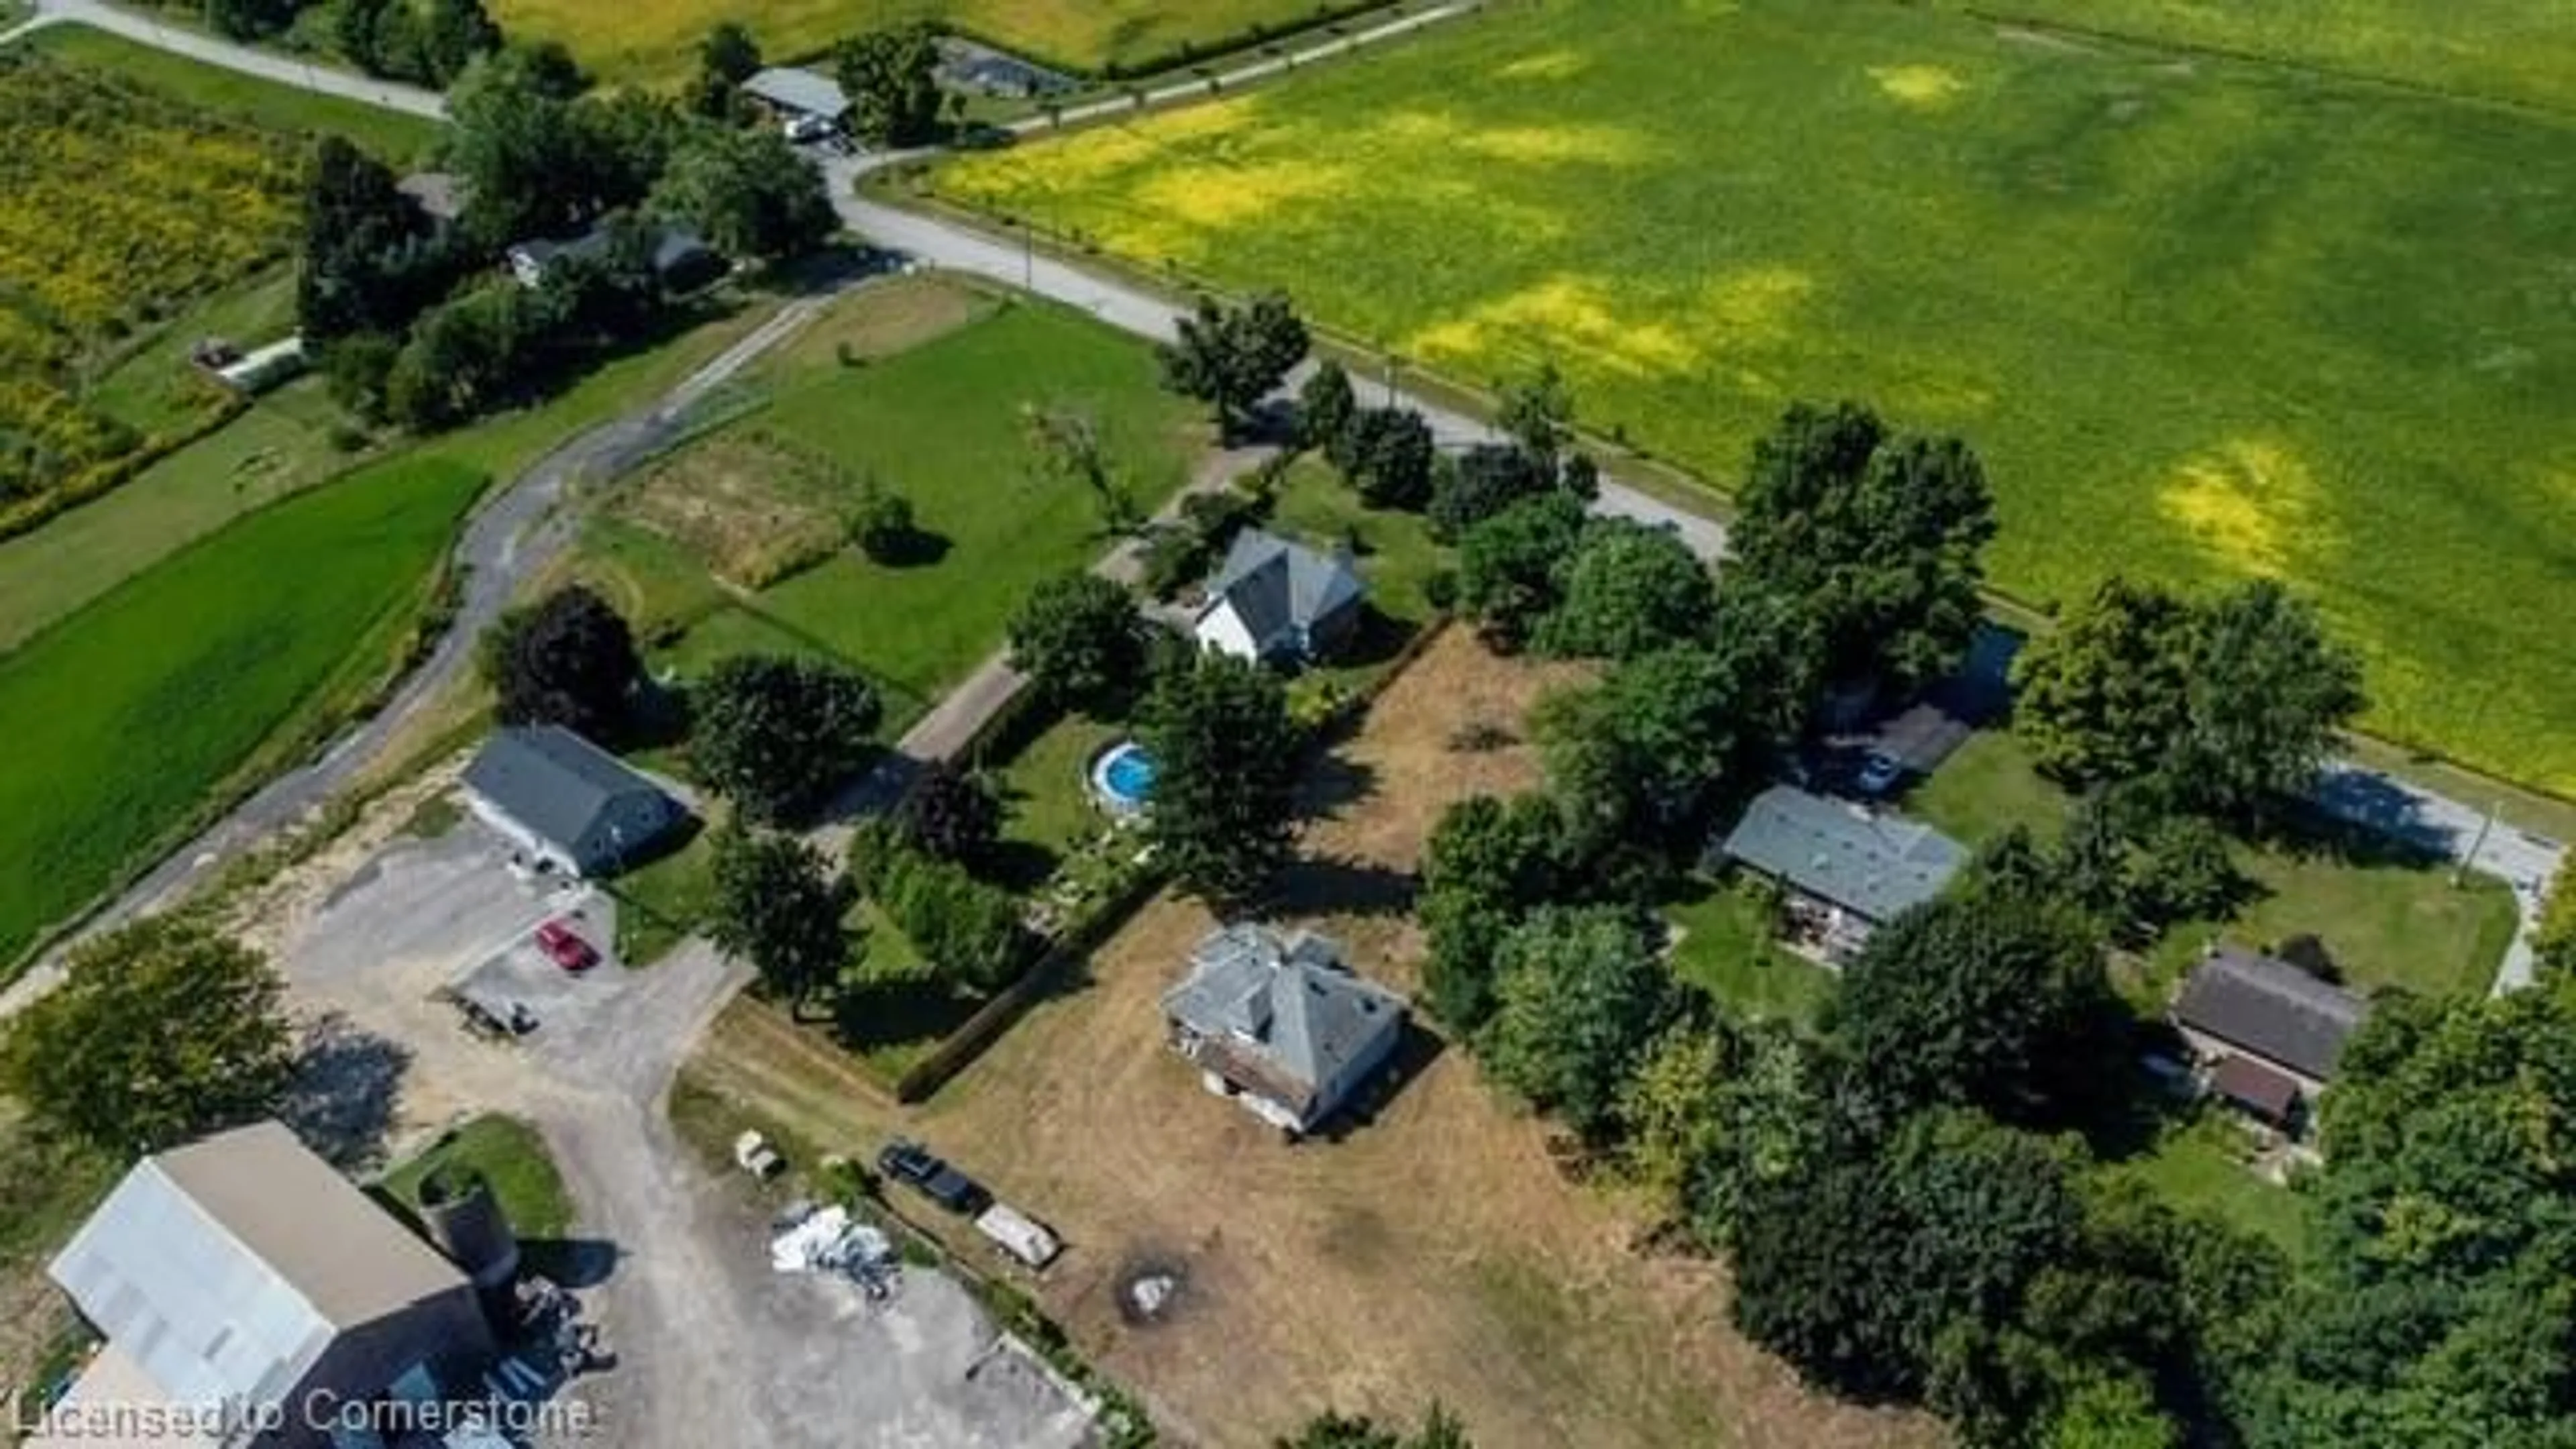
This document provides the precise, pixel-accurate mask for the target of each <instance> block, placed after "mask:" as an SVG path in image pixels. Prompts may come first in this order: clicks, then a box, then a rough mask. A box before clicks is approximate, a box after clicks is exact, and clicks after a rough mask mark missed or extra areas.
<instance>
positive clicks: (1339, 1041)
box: [1163, 925, 1410, 1136]
mask: <svg viewBox="0 0 2576 1449" xmlns="http://www.w3.org/2000/svg"><path fill="white" fill-rule="evenodd" d="M1409 1010H1410V1007H1409V1005H1408V1003H1407V1002H1406V1001H1405V999H1404V998H1403V997H1401V996H1398V995H1396V994H1395V993H1394V992H1392V991H1389V990H1387V989H1386V988H1384V987H1382V986H1379V985H1377V984H1376V983H1374V982H1371V981H1367V980H1364V979H1363V978H1361V977H1360V976H1358V975H1357V974H1355V973H1354V972H1353V971H1352V970H1351V969H1350V968H1349V967H1348V966H1345V965H1344V964H1342V957H1341V948H1340V947H1339V946H1337V945H1335V944H1334V943H1333V942H1332V941H1330V940H1328V939H1326V938H1325V937H1322V936H1319V935H1316V934H1314V933H1313V932H1311V931H1297V932H1293V933H1289V934H1285V935H1283V934H1281V933H1279V932H1277V931H1273V930H1271V929H1269V928H1268V927H1265V926H1257V925H1233V926H1228V927H1225V928H1224V929H1223V930H1220V931H1216V932H1213V933H1211V934H1210V935H1209V936H1208V937H1207V938H1206V939H1205V940H1203V941H1201V942H1199V944H1198V949H1197V950H1195V951H1193V952H1191V953H1190V964H1189V971H1188V974H1186V975H1185V976H1183V977H1182V978H1181V982H1180V984H1179V985H1177V986H1175V987H1173V988H1172V989H1171V990H1170V991H1169V992H1167V993H1165V995H1164V997H1163V1016H1164V1018H1165V1021H1166V1024H1167V1025H1168V1026H1169V1028H1170V1041H1171V1046H1172V1049H1173V1050H1174V1051H1176V1052H1179V1053H1180V1054H1181V1056H1182V1057H1184V1058H1186V1059H1187V1060H1188V1061H1189V1062H1191V1063H1192V1064H1193V1065H1195V1066H1197V1067H1198V1068H1199V1071H1200V1074H1201V1080H1202V1081H1203V1082H1204V1084H1205V1085H1206V1087H1207V1089H1208V1090H1209V1091H1211V1092H1214V1093H1216V1094H1217V1095H1219V1096H1224V1097H1232V1098H1234V1099H1235V1100H1237V1101H1238V1102H1240V1103H1242V1104H1243V1106H1244V1108H1245V1109H1246V1110H1248V1111H1250V1112H1251V1113H1252V1114H1253V1115H1254V1116H1256V1117H1259V1118H1260V1119H1261V1120H1263V1121H1265V1122H1268V1123H1270V1124H1271V1125H1272V1126H1275V1127H1277V1128H1279V1129H1280V1130H1282V1131H1284V1132H1287V1133H1289V1134H1290V1135H1291V1136H1295V1135H1298V1134H1301V1133H1305V1132H1311V1131H1313V1130H1314V1129H1315V1127H1316V1126H1317V1125H1318V1124H1320V1123H1322V1122H1323V1121H1324V1120H1325V1119H1327V1118H1329V1117H1331V1116H1332V1115H1333V1114H1334V1113H1335V1112H1336V1111H1339V1110H1340V1109H1341V1108H1342V1107H1343V1106H1344V1105H1345V1104H1346V1103H1348V1102H1349V1101H1350V1100H1351V1097H1352V1095H1353V1094H1354V1093H1355V1092H1357V1091H1358V1089H1359V1088H1360V1086H1361V1085H1362V1084H1363V1083H1365V1082H1366V1081H1367V1080H1368V1079H1369V1077H1370V1076H1371V1075H1372V1074H1374V1073H1375V1072H1377V1071H1378V1070H1379V1069H1380V1068H1381V1067H1383V1066H1385V1065H1386V1063H1387V1061H1388V1059H1389V1058H1391V1057H1393V1056H1394V1055H1395V1049H1396V1046H1397V1044H1398V1043H1400V1042H1401V1041H1402V1040H1403V1038H1404V1022H1405V1017H1406V1015H1407V1013H1408V1011H1409Z"/></svg>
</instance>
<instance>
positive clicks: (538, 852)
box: [465, 725, 689, 878]
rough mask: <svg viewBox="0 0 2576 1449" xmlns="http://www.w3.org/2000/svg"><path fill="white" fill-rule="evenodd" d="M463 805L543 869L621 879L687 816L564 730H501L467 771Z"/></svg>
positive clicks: (607, 756)
mask: <svg viewBox="0 0 2576 1449" xmlns="http://www.w3.org/2000/svg"><path fill="white" fill-rule="evenodd" d="M465 802H466V805H467V807H468V808H470V809H471V810H472V811H473V812H474V814H475V815H476V816H477V817H478V818H480V819H481V820H482V821H483V822H484V823H486V824H488V825H490V826H491V827H492V828H493V829H495V830H497V831H499V832H500V833H501V834H502V835H504V836H506V837H508V839H509V840H510V841H511V843H512V844H514V845H516V846H517V847H518V848H519V850H520V851H522V852H523V853H525V854H526V855H528V856H530V857H531V858H533V860H534V861H535V862H536V863H537V865H538V867H539V868H540V869H544V870H551V871H558V872H561V873H562V874H565V875H571V876H580V877H585V878H587V877H593V876H599V875H605V874H613V873H615V872H616V871H617V870H618V869H619V868H620V867H621V866H623V865H624V864H625V863H626V862H627V861H630V860H633V859H635V858H637V857H638V856H639V855H641V854H642V853H644V852H646V851H648V850H650V849H651V848H652V847H653V846H655V845H657V844H659V843H660V842H661V841H662V840H663V838H664V837H666V836H668V835H669V834H670V833H671V832H672V831H674V830H676V829H678V828H679V827H680V825H681V823H682V822H684V821H685V820H687V819H688V816H689V812H688V810H687V809H686V808H685V807H683V806H682V805H681V804H680V802H679V801H677V800H674V799H672V798H671V796H670V795H669V794H668V793H666V792H665V791H664V790H663V789H662V787H661V786H659V785H656V784H654V783H653V781H651V780H650V779H648V778H646V777H645V776H644V775H642V774H640V773H638V772H636V771H635V770H632V769H629V768H628V767H627V766H626V764H625V762H624V761H622V760H620V759H618V758H617V757H616V756H615V755H612V754H610V753H608V752H607V751H606V750H603V749H601V748H600V747H599V746H597V745H594V744H592V743H591V742H590V741H588V740H586V739H583V738H582V737H581V736H579V735H577V734H574V733H573V732H572V731H570V730H568V729H565V728H563V727H562V726H561V725H525V726H519V727H515V728H511V729H505V730H502V731H500V732H498V733H496V734H494V735H493V736H492V738H491V739H490V740H488V741H486V742H485V743H484V745H483V750H482V753H480V754H478V755H476V756H475V757H474V763H473V764H471V765H469V766H467V767H466V770H465Z"/></svg>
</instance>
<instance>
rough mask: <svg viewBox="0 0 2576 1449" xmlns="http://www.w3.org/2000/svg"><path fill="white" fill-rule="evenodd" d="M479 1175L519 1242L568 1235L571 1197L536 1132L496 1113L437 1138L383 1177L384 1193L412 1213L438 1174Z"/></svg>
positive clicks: (467, 1123)
mask: <svg viewBox="0 0 2576 1449" xmlns="http://www.w3.org/2000/svg"><path fill="white" fill-rule="evenodd" d="M448 1167H456V1168H463V1169H467V1170H470V1171H473V1172H479V1173H481V1174H482V1175H483V1180H484V1181H485V1182H486V1183H489V1184H490V1185H491V1188H492V1196H493V1198H494V1200H495V1201H497V1202H499V1203H500V1205H501V1211H502V1213H503V1214H504V1215H505V1216H507V1217H508V1218H509V1220H510V1228H511V1231H513V1232H515V1233H517V1234H518V1235H519V1237H520V1238H521V1239H522V1240H525V1239H530V1238H560V1237H562V1236H563V1235H564V1234H565V1233H567V1232H569V1231H571V1229H572V1214H573V1205H572V1197H571V1195H570V1194H569V1193H567V1192H566V1191H565V1190H564V1183H563V1174H561V1173H560V1172H558V1171H556V1169H555V1160H554V1155H553V1154H552V1153H550V1152H548V1151H547V1150H546V1140H545V1139H544V1138H543V1137H540V1136H538V1135H537V1129H535V1128H534V1127H531V1126H529V1125H528V1124H527V1123H525V1122H522V1121H520V1120H519V1119H518V1118H516V1117H504V1116H501V1115H499V1114H497V1113H495V1114H492V1115H488V1116H482V1117H476V1118H474V1119H472V1120H470V1121H468V1122H466V1123H464V1124H463V1125H462V1126H459V1127H458V1128H456V1129H455V1130H454V1131H453V1132H450V1133H448V1134H447V1135H445V1136H443V1137H441V1138H440V1139H439V1140H438V1141H437V1142H436V1143H435V1144H433V1145H432V1146H431V1147H430V1148H429V1150H427V1151H425V1152H423V1153H421V1154H420V1155H419V1156H417V1157H414V1158H412V1159H411V1160H410V1161H408V1162H405V1163H403V1164H402V1165H401V1166H399V1167H396V1168H395V1169H394V1170H393V1171H391V1172H388V1173H386V1174H385V1178H384V1184H383V1185H384V1189H385V1191H387V1192H389V1193H392V1194H393V1195H394V1197H395V1198H396V1199H397V1200H399V1201H400V1202H401V1203H402V1205H403V1206H405V1207H407V1208H411V1209H413V1210H415V1211H417V1210H418V1209H419V1207H420V1186H421V1184H422V1183H423V1182H426V1181H427V1180H428V1179H429V1175H430V1174H431V1173H433V1172H436V1171H439V1170H440V1169H442V1168H448Z"/></svg>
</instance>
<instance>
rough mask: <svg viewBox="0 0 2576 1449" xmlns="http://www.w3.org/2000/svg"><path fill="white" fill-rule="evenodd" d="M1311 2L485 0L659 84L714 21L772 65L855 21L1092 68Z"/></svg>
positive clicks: (625, 75) (1284, 21) (1284, 17)
mask: <svg viewBox="0 0 2576 1449" xmlns="http://www.w3.org/2000/svg"><path fill="white" fill-rule="evenodd" d="M1315 8H1316V6H1315V0H1189V3H1187V4H1174V3H1171V0H772V3H769V4H765V5H762V6H759V7H758V8H756V9H746V8H745V7H743V6H740V5H736V4H728V3H724V0H632V3H622V4H617V5H614V6H611V5H606V4H602V3H601V0H494V4H493V6H492V13H493V14H494V15H495V16H496V17H498V18H499V20H500V22H501V24H502V26H503V28H505V29H507V30H508V31H509V32H510V33H511V34H512V35H525V36H527V37H529V38H531V39H542V40H560V41H562V42H563V43H564V44H566V45H568V46H570V47H572V51H573V53H574V54H575V55H577V56H580V57H581V60H582V63H583V64H584V65H587V66H590V67H592V68H593V69H595V70H597V71H598V72H599V73H600V74H602V75H605V76H608V77H610V78H611V79H614V80H636V81H667V80H673V79H676V78H678V77H681V76H685V75H687V74H689V72H690V71H691V70H692V69H693V68H694V67H695V66H696V64H697V58H696V57H697V44H698V42H699V40H701V39H702V38H704V37H705V35H706V33H707V31H708V30H709V29H710V28H712V27H713V26H714V25H715V24H716V23H717V22H719V21H723V20H739V21H741V22H742V23H743V24H745V25H748V26H750V27H751V30H752V34H753V35H754V36H756V37H758V39H759V41H760V45H761V49H762V51H763V52H764V53H765V54H766V55H768V56H769V57H770V58H771V60H772V62H773V63H776V62H779V61H783V60H794V59H800V58H806V57H811V56H816V55H820V54H822V53H823V52H825V51H828V50H830V49H831V48H832V47H833V46H835V45H837V44H839V43H840V42H841V41H842V40H843V39H845V38H847V37H849V36H852V35H855V34H858V33H859V32H860V31H863V30H873V29H876V28H879V27H881V26H888V25H899V24H903V23H905V22H907V21H913V20H925V19H937V20H944V21H946V22H948V23H949V24H951V25H955V26H958V27H960V28H962V29H964V30H967V31H969V32H972V33H973V34H976V35H979V36H982V37H984V38H986V39H988V40H991V41H993V42H995V43H997V44H1001V45H1006V46H1009V47H1011V48H1012V49H1014V50H1017V51H1019V52H1021V53H1023V54H1027V55H1030V56H1033V57H1036V58H1038V59H1040V60H1043V61H1046V62H1048V63H1050V64H1054V65H1059V66H1066V67H1070V68H1072V69H1075V70H1083V71H1096V70H1099V69H1101V68H1102V67H1104V66H1111V65H1116V66H1120V67H1124V68H1127V69H1131V70H1132V69H1134V68H1136V67H1138V66H1143V65H1152V64H1156V63H1158V62H1161V61H1162V60H1164V59H1166V58H1168V57H1172V56H1173V55H1174V54H1175V53H1176V52H1177V51H1178V50H1179V48H1180V47H1181V46H1183V45H1193V46H1208V45H1214V44H1218V43H1221V42H1224V41H1226V40H1228V39H1230V38H1232V37H1235V36H1238V35H1241V34H1242V33H1243V32H1244V31H1246V30H1247V29H1249V28H1250V27H1252V26H1254V25H1269V26H1274V27H1276V26H1285V25H1288V24H1292V23H1294V22H1296V21H1299V20H1302V19H1305V18H1307V17H1308V16H1310V15H1312V14H1313V12H1314V10H1315Z"/></svg>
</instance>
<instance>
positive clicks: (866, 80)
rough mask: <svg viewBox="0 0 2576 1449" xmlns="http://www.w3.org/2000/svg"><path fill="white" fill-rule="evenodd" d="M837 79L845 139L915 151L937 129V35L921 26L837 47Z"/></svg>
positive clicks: (868, 36) (875, 33) (868, 35)
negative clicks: (845, 104) (845, 111)
mask: <svg viewBox="0 0 2576 1449" xmlns="http://www.w3.org/2000/svg"><path fill="white" fill-rule="evenodd" d="M836 68H837V70H838V76H837V78H838V79H839V81H840V82H841V91H842V94H844V95H846V96H848V97H849V100H850V120H849V126H850V133H851V134H852V135H854V136H856V137H858V138H859V139H860V140H862V141H864V142H866V143H867V144H869V145H870V146H878V147H898V146H920V145H924V144H926V143H928V142H929V141H931V140H932V139H933V138H934V137H935V136H936V135H937V134H938V129H939V106H940V94H939V33H938V31H937V30H936V29H934V28H933V27H932V26H930V25H928V24H926V23H915V24H911V25H903V26H897V27H895V28H894V29H891V30H872V31H869V32H868V33H866V34H864V35H859V36H854V37H852V38H851V39H849V40H846V41H844V42H842V44H841V49H840V52H839V55H838V60H837V66H836Z"/></svg>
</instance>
